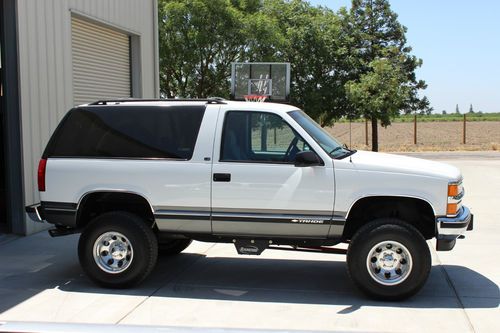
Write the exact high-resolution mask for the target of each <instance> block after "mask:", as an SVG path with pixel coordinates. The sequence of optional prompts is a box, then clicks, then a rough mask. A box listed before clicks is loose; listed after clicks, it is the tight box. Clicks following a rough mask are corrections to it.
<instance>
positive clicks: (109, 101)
mask: <svg viewBox="0 0 500 333" xmlns="http://www.w3.org/2000/svg"><path fill="white" fill-rule="evenodd" d="M129 102H207V104H226V100H225V99H224V98H221V97H209V98H152V99H148V98H117V99H103V100H99V101H95V102H93V103H89V105H108V104H118V103H129Z"/></svg>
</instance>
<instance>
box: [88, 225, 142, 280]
mask: <svg viewBox="0 0 500 333" xmlns="http://www.w3.org/2000/svg"><path fill="white" fill-rule="evenodd" d="M93 254H94V260H95V262H96V264H97V266H98V267H99V268H100V269H102V270H103V271H105V272H106V273H111V274H117V273H122V272H123V271H125V270H126V269H127V268H128V267H129V266H130V263H131V262H132V259H133V258H134V251H133V248H132V244H131V243H130V241H129V240H128V238H127V237H125V236H124V235H123V234H121V233H119V232H115V231H110V232H106V233H104V234H102V235H101V236H99V237H98V238H97V240H96V241H95V243H94V249H93Z"/></svg>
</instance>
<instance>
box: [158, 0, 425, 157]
mask: <svg viewBox="0 0 500 333" xmlns="http://www.w3.org/2000/svg"><path fill="white" fill-rule="evenodd" d="M159 21H160V23H159V31H160V82H161V93H162V95H163V96H165V97H176V96H178V97H208V96H222V97H228V96H229V78H230V70H231V66H230V64H231V62H235V61H238V62H242V61H254V62H256V61H270V62H290V63H291V67H292V68H291V73H292V78H291V103H292V104H294V105H296V106H298V107H300V108H302V109H303V110H304V111H306V112H307V113H308V114H309V115H311V116H312V117H313V118H315V119H316V120H318V121H319V122H320V124H321V125H322V126H325V125H330V124H331V123H332V122H334V121H335V120H337V119H339V118H341V117H348V118H354V117H359V116H362V117H365V118H367V119H371V120H372V128H374V131H375V133H374V134H373V135H374V136H373V138H372V142H373V144H374V147H373V148H374V149H375V150H376V148H377V130H376V124H377V121H379V120H380V121H381V123H382V125H384V126H387V125H389V124H390V122H391V119H392V118H393V117H395V116H397V115H398V114H399V113H401V112H403V113H410V112H416V111H419V110H423V111H425V112H426V113H430V111H431V110H432V109H431V108H429V101H428V100H427V98H426V97H420V96H419V91H421V90H422V89H425V88H426V84H425V82H424V81H422V80H417V78H416V74H415V70H416V69H417V68H418V67H420V66H421V65H422V60H420V59H418V58H417V57H415V56H414V55H412V54H411V51H412V50H411V47H409V46H408V45H407V41H406V37H405V33H406V28H405V27H404V26H403V25H401V24H400V23H399V21H398V19H397V15H396V14H395V13H394V12H393V11H392V10H391V8H390V6H389V3H388V1H387V0H353V1H352V6H351V8H350V9H346V8H341V9H340V10H339V11H338V12H334V11H332V10H330V9H328V8H325V7H315V6H312V5H310V4H309V2H307V1H305V0H159ZM373 125H375V127H373Z"/></svg>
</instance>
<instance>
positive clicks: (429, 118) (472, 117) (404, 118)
mask: <svg viewBox="0 0 500 333" xmlns="http://www.w3.org/2000/svg"><path fill="white" fill-rule="evenodd" d="M463 120H464V115H463V114H455V113H452V114H430V115H417V121H418V122H433V121H463ZM363 121H364V119H356V120H353V122H363ZM413 121H414V115H413V114H407V115H401V116H399V117H397V118H395V119H394V120H393V122H396V123H405V122H413ZM467 121H500V112H495V113H467ZM338 122H348V120H347V119H345V118H342V119H340V120H339V121H338Z"/></svg>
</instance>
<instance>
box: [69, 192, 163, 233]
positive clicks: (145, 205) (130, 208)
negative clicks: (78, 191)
mask: <svg viewBox="0 0 500 333" xmlns="http://www.w3.org/2000/svg"><path fill="white" fill-rule="evenodd" d="M113 210H121V211H126V212H130V213H133V214H137V215H139V216H141V217H143V218H144V219H145V220H147V221H150V222H151V227H154V226H155V219H154V209H153V206H152V205H151V203H150V202H149V200H148V199H147V198H146V197H145V196H144V195H142V194H140V193H137V192H133V191H122V190H95V191H90V192H86V193H85V194H83V195H82V196H81V198H80V200H79V201H78V204H77V207H76V226H77V228H82V227H85V226H86V225H87V224H88V223H89V221H90V220H91V219H92V218H93V217H95V216H96V215H99V214H102V213H105V212H109V211H113Z"/></svg>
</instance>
